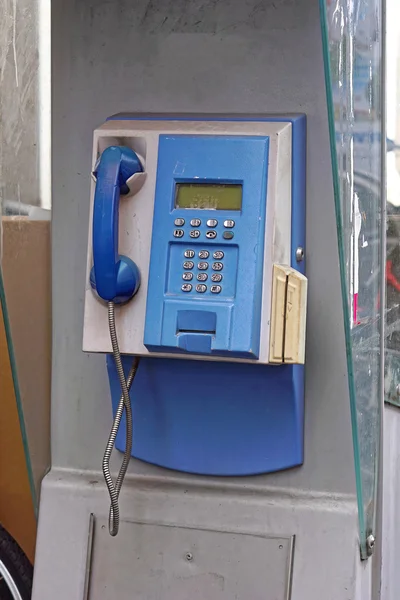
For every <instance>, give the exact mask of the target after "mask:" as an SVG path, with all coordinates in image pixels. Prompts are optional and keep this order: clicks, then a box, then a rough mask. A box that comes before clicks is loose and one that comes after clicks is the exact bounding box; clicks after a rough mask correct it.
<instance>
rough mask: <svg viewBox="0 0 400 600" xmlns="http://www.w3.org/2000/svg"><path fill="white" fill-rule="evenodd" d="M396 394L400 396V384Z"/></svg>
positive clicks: (397, 386)
mask: <svg viewBox="0 0 400 600" xmlns="http://www.w3.org/2000/svg"><path fill="white" fill-rule="evenodd" d="M396 394H397V395H398V396H400V383H398V384H397V385H396Z"/></svg>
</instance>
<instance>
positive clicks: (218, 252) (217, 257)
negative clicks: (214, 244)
mask: <svg viewBox="0 0 400 600" xmlns="http://www.w3.org/2000/svg"><path fill="white" fill-rule="evenodd" d="M213 258H216V259H217V260H221V258H224V253H223V252H222V250H217V251H216V252H214V254H213Z"/></svg>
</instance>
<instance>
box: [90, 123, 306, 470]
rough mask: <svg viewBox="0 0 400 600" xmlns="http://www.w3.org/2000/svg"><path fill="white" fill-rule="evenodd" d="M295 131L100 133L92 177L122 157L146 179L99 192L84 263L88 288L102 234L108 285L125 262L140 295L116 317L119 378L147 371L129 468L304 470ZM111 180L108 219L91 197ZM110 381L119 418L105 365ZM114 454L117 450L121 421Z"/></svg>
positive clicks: (168, 126)
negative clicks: (122, 151) (99, 166)
mask: <svg viewBox="0 0 400 600" xmlns="http://www.w3.org/2000/svg"><path fill="white" fill-rule="evenodd" d="M305 125H306V121H305V117H304V116H303V115H294V116H272V117H252V118H246V117H219V116H215V117H211V116H210V117H209V116H203V117H196V116H175V115H174V116H167V115H165V116H163V115H158V116H154V115H153V116H151V115H148V116H146V115H136V116H135V115H117V116H116V117H113V118H112V119H110V120H109V121H108V122H107V123H106V124H105V125H104V126H103V127H102V128H100V129H99V130H97V132H96V133H95V144H94V154H93V161H94V164H95V163H96V161H98V160H99V158H100V162H101V158H102V157H103V156H104V153H105V152H106V151H107V149H108V148H115V147H117V148H120V147H121V146H122V147H129V148H130V149H131V151H133V152H134V153H135V154H136V156H137V157H138V160H139V164H140V166H141V168H140V170H139V169H138V170H136V171H135V172H130V173H129V172H128V173H127V175H128V177H127V178H126V179H125V180H124V181H123V182H121V180H118V178H117V179H115V178H114V180H112V178H111V179H110V176H109V175H107V176H104V177H103V178H101V177H99V176H97V180H95V181H94V182H93V190H92V198H93V204H94V207H93V216H94V219H93V231H92V230H91V232H90V236H89V237H90V238H91V237H92V233H93V238H94V239H93V249H94V250H93V252H92V250H91V248H92V243H91V241H90V242H89V252H88V274H90V273H92V278H91V285H92V287H94V288H96V279H98V277H99V276H100V277H101V276H102V275H101V273H100V275H97V274H96V268H97V273H98V272H99V271H101V269H102V264H101V262H100V263H99V259H97V262H98V265H97V266H96V243H97V245H98V244H99V243H100V246H101V245H102V244H101V241H100V242H96V235H99V234H97V232H101V231H103V232H104V228H107V227H109V228H110V231H111V230H112V232H113V233H112V236H111V237H112V240H113V257H114V259H113V260H114V263H112V260H111V262H109V264H110V265H111V266H110V277H111V279H112V280H113V281H114V280H115V281H116V279H115V278H116V277H117V275H118V272H119V269H121V268H122V267H121V264H122V263H124V261H125V256H126V257H127V258H128V259H129V260H132V261H134V262H135V263H136V265H137V267H138V269H139V271H140V273H141V287H140V288H139V292H138V293H137V295H136V296H135V297H134V298H133V299H132V300H131V301H130V302H128V303H127V304H124V305H123V306H121V308H118V309H117V310H118V311H121V313H120V315H121V317H120V319H121V320H120V330H119V335H120V340H121V342H120V346H121V351H122V353H123V355H124V356H123V365H124V369H125V372H126V376H127V374H128V371H129V368H130V364H131V362H132V356H133V355H140V356H141V359H140V365H139V368H138V370H137V374H136V377H135V379H134V381H133V384H132V388H131V401H132V414H133V446H132V455H133V456H135V457H137V458H140V459H141V460H145V461H148V462H151V463H154V464H157V465H160V466H163V467H167V468H170V469H177V470H181V471H186V472H191V473H199V474H211V475H250V474H256V473H263V472H271V471H276V470H280V469H285V468H289V467H293V466H296V465H300V464H301V463H302V460H303V412H304V365H303V364H302V363H304V355H303V354H302V351H298V348H299V345H300V346H301V345H302V344H303V345H304V316H305V295H304V289H305V285H304V284H305V281H306V280H305V278H304V271H305V260H304V251H305V165H306V158H305V157H306V145H305V144H306V135H305V132H306V127H305ZM109 152H110V151H109ZM110 181H113V184H112V185H113V189H114V190H116V191H117V192H121V193H123V192H124V191H126V189H127V190H128V192H129V190H131V192H132V193H131V194H129V193H128V195H127V196H126V199H125V200H121V205H120V208H119V205H118V202H117V200H118V198H117V199H116V200H115V202H114V204H113V206H112V209H111V208H110V210H109V211H108V213H107V210H106V208H105V207H104V206H103V207H101V205H100V200H96V198H97V196H99V197H102V198H103V200H104V198H106V196H107V194H105V193H104V186H108V187H109V186H110ZM124 186H126V187H124ZM117 196H118V194H117ZM105 201H106V200H105ZM96 202H98V207H97V208H96ZM110 202H111V201H110ZM105 213H107V215H108V216H107V217H104V214H105ZM96 219H98V221H97V222H96ZM105 219H106V220H107V223H108V225H107V224H105V222H104V220H105ZM118 221H119V230H118ZM134 224H135V225H134ZM104 239H107V236H104ZM108 243H109V242H108ZM118 244H119V246H118ZM121 249H122V251H123V252H121ZM103 251H104V252H106V251H107V250H106V249H104V248H103ZM120 252H121V253H120ZM100 256H101V254H100ZM93 262H94V269H93V270H92V267H93ZM112 264H114V270H113V268H112ZM276 265H279V268H278V270H275V266H276ZM279 269H280V270H279ZM91 270H92V271H91ZM282 273H283V275H282ZM113 278H114V279H113ZM89 281H90V278H89V277H88V289H87V295H86V306H85V335H84V348H85V349H86V350H89V351H102V352H105V353H109V351H110V347H109V341H108V338H107V331H104V330H103V329H102V327H103V325H102V324H101V323H102V318H103V321H106V319H105V318H104V311H105V310H106V309H105V307H104V304H103V303H102V302H101V301H100V300H99V299H98V298H96V297H95V295H94V294H93V292H92V290H91V287H90V284H89ZM97 291H99V290H98V288H97ZM101 297H102V298H103V299H105V300H110V298H105V297H104V296H101ZM131 311H132V312H131ZM134 311H136V312H134ZM101 315H103V317H102V316H101ZM118 315H119V313H117V319H118ZM117 325H118V323H117ZM291 344H292V347H291V350H290V351H289V347H290V345H291ZM293 344H294V346H293ZM293 348H295V351H294V352H293ZM293 356H294V358H293ZM296 357H297V358H296ZM299 357H300V358H299ZM295 363H300V364H295ZM107 367H108V373H109V380H110V389H111V396H112V403H113V407H114V411H116V410H117V406H118V403H119V399H120V395H121V389H120V384H119V380H118V377H117V372H116V368H115V363H114V360H113V358H112V356H111V355H110V354H108V356H107ZM116 447H117V448H119V449H120V450H123V449H124V447H125V421H124V417H122V422H121V426H120V428H119V431H118V435H117V439H116Z"/></svg>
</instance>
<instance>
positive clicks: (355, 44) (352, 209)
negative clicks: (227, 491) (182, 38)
mask: <svg viewBox="0 0 400 600" xmlns="http://www.w3.org/2000/svg"><path fill="white" fill-rule="evenodd" d="M321 16H322V33H323V39H324V52H325V70H326V79H327V101H328V112H329V119H330V132H331V149H332V165H333V171H334V172H333V175H334V185H335V205H336V206H335V208H336V217H337V229H338V243H339V257H340V268H341V279H342V293H343V307H344V318H345V334H346V352H347V363H348V375H349V390H350V404H351V417H352V429H353V441H354V456H355V469H356V483H357V498H358V512H359V524H360V542H361V553H362V556H363V557H364V558H366V557H367V556H368V555H369V553H370V549H369V547H368V543H367V539H368V536H370V535H371V534H374V533H375V513H376V493H377V467H378V460H379V441H380V419H381V403H380V400H379V393H380V392H379V390H380V378H381V373H380V327H381V319H380V312H381V306H380V298H381V289H380V281H381V270H382V268H383V257H382V256H381V252H380V242H381V193H380V182H381V152H382V143H381V139H382V136H381V132H382V127H381V109H380V91H381V90H380V82H381V68H380V63H381V45H380V44H381V40H380V36H381V31H382V27H381V16H380V0H321Z"/></svg>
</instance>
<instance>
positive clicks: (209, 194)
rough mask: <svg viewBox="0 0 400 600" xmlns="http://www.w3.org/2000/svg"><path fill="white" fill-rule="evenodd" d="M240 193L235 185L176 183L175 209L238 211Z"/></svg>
mask: <svg viewBox="0 0 400 600" xmlns="http://www.w3.org/2000/svg"><path fill="white" fill-rule="evenodd" d="M242 191H243V186H242V185H241V184H236V183H233V184H232V183H177V184H176V191H175V208H190V209H201V210H240V209H241V208H242Z"/></svg>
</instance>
